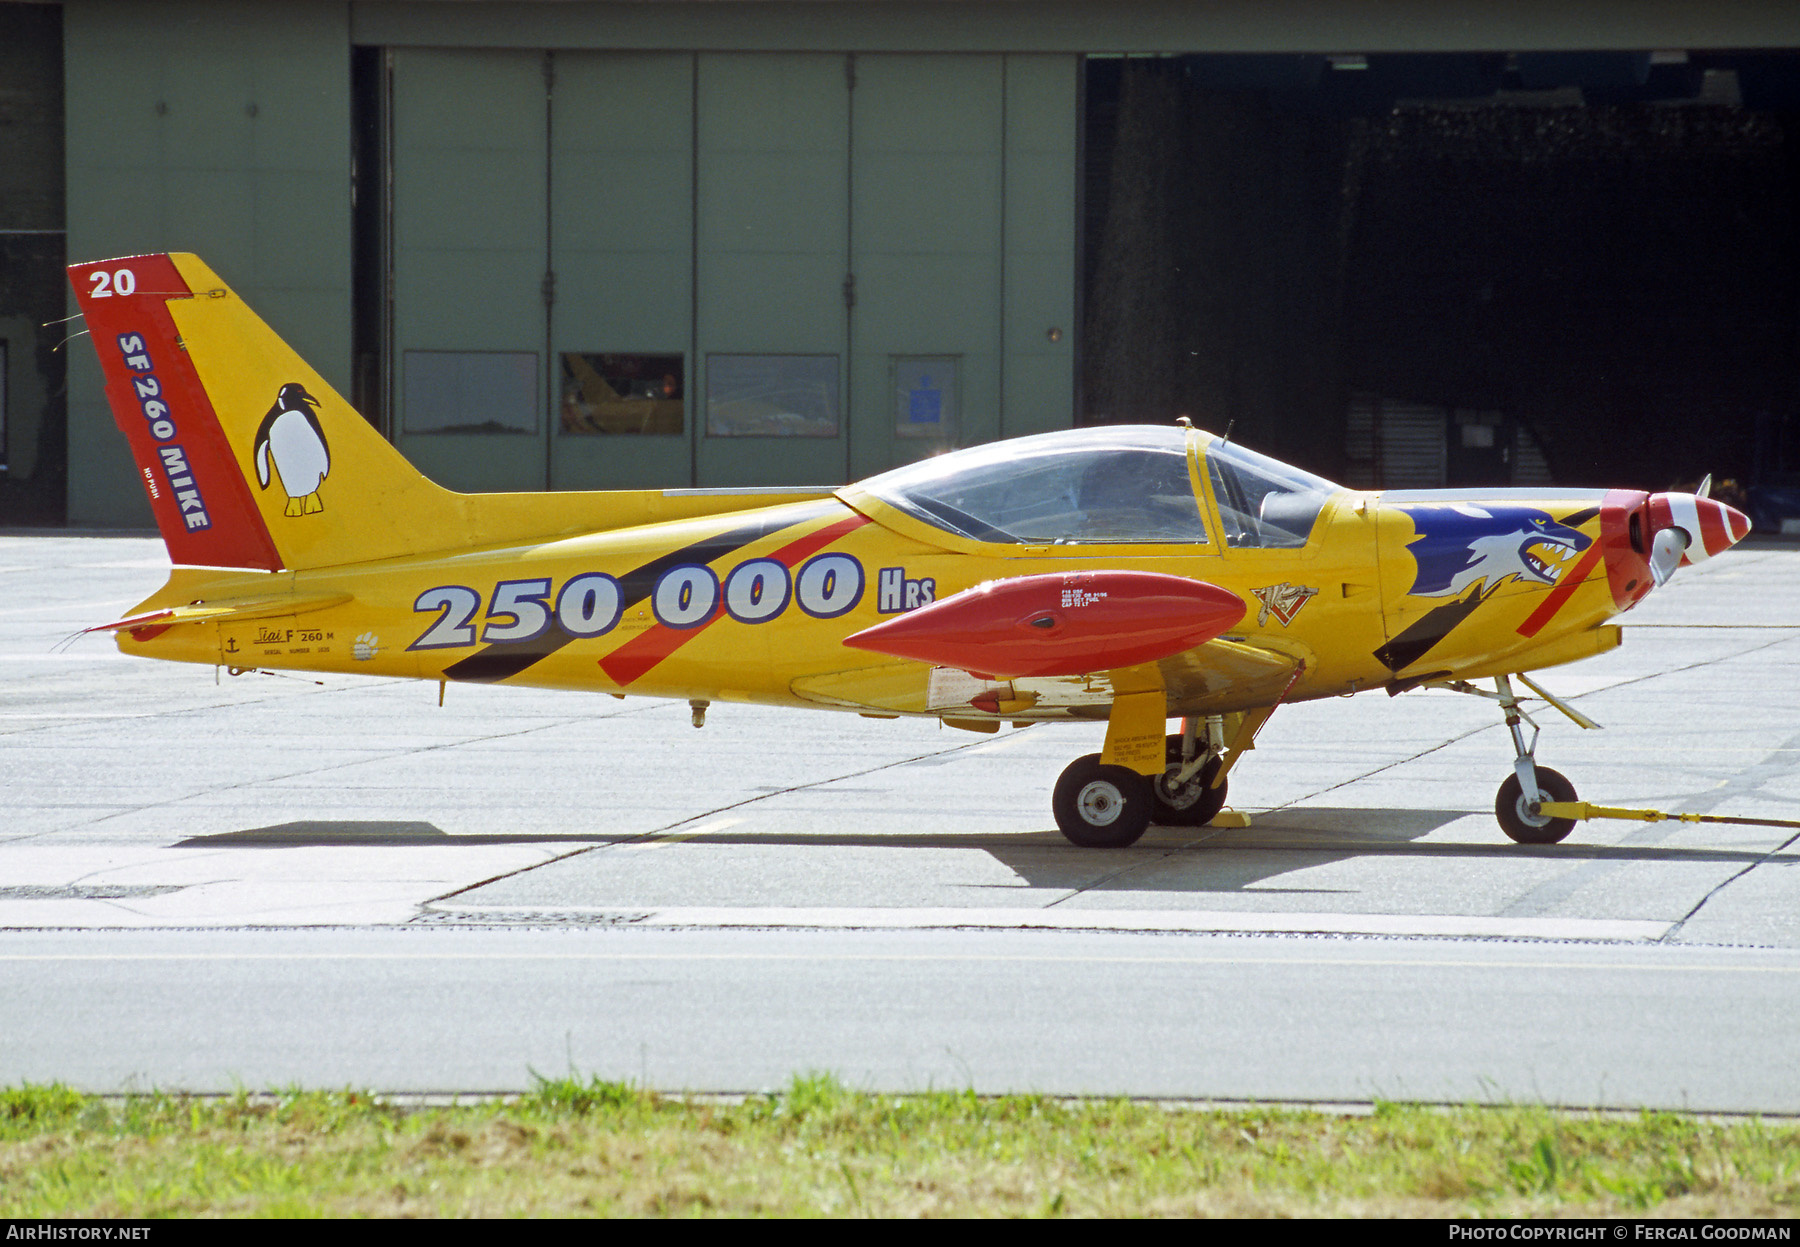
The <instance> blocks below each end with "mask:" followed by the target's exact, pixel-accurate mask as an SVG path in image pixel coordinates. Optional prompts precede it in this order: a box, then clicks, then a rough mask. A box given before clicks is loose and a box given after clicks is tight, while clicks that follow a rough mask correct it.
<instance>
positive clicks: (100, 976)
mask: <svg viewBox="0 0 1800 1247" xmlns="http://www.w3.org/2000/svg"><path fill="white" fill-rule="evenodd" d="M166 568H167V561H166V559H165V557H164V555H163V553H162V546H161V543H160V542H159V541H156V540H155V539H154V538H148V537H119V536H108V537H100V536H72V535H66V534H53V535H23V536H21V535H7V536H0V584H3V585H4V586H5V587H6V589H7V590H8V592H7V593H6V595H5V597H4V598H3V599H0V603H3V604H0V620H4V622H5V623H6V624H7V625H8V626H7V628H6V629H5V632H4V636H3V637H0V789H3V791H4V793H5V797H6V802H5V806H6V814H5V817H4V820H3V821H0V1084H4V1083H7V1082H12V1081H17V1080H20V1079H28V1080H31V1081H47V1080H50V1079H54V1078H61V1079H63V1080H65V1081H69V1082H72V1083H74V1084H75V1085H78V1086H82V1087H85V1088H88V1089H92V1090H103V1091H106V1090H119V1089H124V1088H139V1089H143V1088H148V1087H152V1086H154V1087H160V1088H164V1089H193V1090H227V1089H230V1088H232V1087H234V1086H238V1085H245V1086H251V1087H259V1086H266V1085H275V1084H278V1083H291V1082H302V1083H306V1084H308V1085H338V1086H341V1085H345V1084H355V1085H361V1086H369V1087H373V1088H375V1089H377V1090H394V1091H399V1090H408V1091H483V1092H485V1091H505V1090H511V1089H517V1088H520V1087H523V1086H527V1085H529V1083H530V1080H531V1076H532V1071H534V1070H535V1071H536V1072H539V1073H549V1074H555V1073H562V1072H565V1071H567V1070H569V1069H574V1070H576V1071H578V1072H582V1073H590V1072H591V1073H595V1074H599V1075H603V1076H606V1077H624V1078H631V1079H635V1080H637V1081H640V1082H644V1083H646V1084H647V1085H653V1086H658V1087H662V1088H664V1089H669V1090H696V1091H700V1090H705V1091H739V1090H755V1089H758V1088H761V1087H767V1086H776V1085H780V1084H781V1083H783V1082H785V1080H786V1078H787V1077H788V1076H789V1075H791V1074H793V1073H797V1072H801V1071H804V1070H808V1069H831V1070H835V1071H837V1072H838V1073H839V1074H840V1075H841V1076H843V1077H844V1078H845V1079H846V1081H847V1082H850V1083H851V1084H852V1085H865V1086H869V1087H879V1088H882V1089H895V1090H904V1089H916V1088H920V1087H924V1086H938V1087H944V1086H957V1087H961V1086H973V1087H975V1088H976V1089H978V1090H983V1091H990V1090H1026V1089H1031V1090H1045V1091H1056V1092H1065V1093H1080V1092H1096V1093H1098V1092H1106V1093H1118V1092H1122V1093H1128V1094H1139V1095H1156V1096H1173V1097H1207V1098H1220V1099H1249V1098H1256V1099H1281V1100H1300V1101H1366V1100H1368V1099H1371V1098H1375V1097H1390V1098H1424V1099H1503V1098H1514V1099H1534V1100H1546V1101H1549V1102H1554V1103H1567V1104H1581V1105H1612V1106H1620V1107H1636V1106H1640V1105H1652V1106H1663V1107H1675V1108H1680V1107H1692V1108H1705V1109H1712V1110H1718V1111H1763V1112H1800V1071H1796V1070H1795V1068H1794V1063H1793V1062H1792V1059H1791V1057H1792V1052H1793V1041H1792V1036H1793V1034H1794V1033H1795V1029H1796V1025H1797V1024H1800V874H1797V873H1796V872H1795V870H1794V869H1793V868H1794V866H1795V865H1796V863H1797V862H1800V848H1797V847H1796V846H1797V844H1800V840H1797V837H1800V832H1797V831H1796V830H1795V829H1787V828H1772V827H1741V826H1723V825H1708V824H1699V825H1695V824H1680V823H1667V822H1665V823H1649V824H1646V823H1629V822H1588V823H1583V824H1580V825H1578V827H1577V828H1576V830H1575V832H1574V833H1573V835H1572V836H1571V837H1570V838H1569V839H1568V840H1567V841H1565V842H1564V843H1563V844H1560V845H1555V846H1546V847H1525V846H1519V845H1515V844H1513V843H1511V842H1510V841H1508V840H1507V839H1506V838H1505V837H1504V836H1503V835H1502V833H1501V832H1500V830H1499V828H1498V827H1497V826H1496V824H1495V822H1494V819H1493V812H1492V810H1493V799H1494V792H1495V789H1496V788H1497V787H1498V785H1499V784H1500V782H1501V781H1502V780H1503V779H1504V778H1505V777H1506V775H1507V774H1508V771H1509V768H1510V763H1511V749H1510V745H1509V743H1508V741H1507V738H1506V734H1505V729H1504V727H1503V726H1502V725H1501V723H1500V717H1499V714H1498V712H1497V711H1496V709H1495V708H1494V707H1493V705H1492V703H1490V702H1487V701H1483V700H1479V699H1475V698H1470V697H1462V696H1458V695H1456V694H1452V693H1444V692H1425V691H1421V692H1413V693H1408V694H1405V695H1403V696H1401V697H1398V698H1393V699H1390V698H1388V697H1386V696H1385V695H1384V694H1381V693H1379V692H1377V693H1368V694H1363V695H1360V696H1358V697H1356V698H1352V699H1333V700H1331V701H1327V702H1321V703H1311V704H1307V705H1300V706H1292V707H1285V708H1283V709H1282V710H1281V711H1280V712H1278V713H1277V714H1276V715H1275V717H1274V718H1273V719H1272V720H1271V721H1270V723H1269V725H1268V727H1267V729H1266V730H1265V731H1264V732H1263V734H1262V736H1261V737H1260V738H1259V740H1258V745H1257V749H1256V750H1255V751H1254V752H1253V753H1251V754H1250V755H1248V756H1247V757H1246V758H1245V760H1244V761H1243V763H1242V764H1241V765H1240V766H1239V767H1238V769H1237V770H1236V771H1235V772H1234V773H1233V776H1232V798H1233V799H1232V806H1233V808H1235V809H1238V810H1240V811H1243V812H1246V813H1247V814H1249V816H1250V820H1251V822H1250V826H1249V827H1247V828H1202V829H1194V830H1174V829H1154V828H1153V829H1152V830H1151V831H1150V832H1149V833H1148V834H1147V835H1146V836H1145V837H1144V839H1143V840H1142V841H1140V842H1139V844H1138V845H1136V846H1134V847H1133V848H1131V849H1128V850H1123V851H1110V852H1109V851H1096V850H1083V849H1078V848H1075V847H1073V846H1071V845H1069V844H1068V843H1067V842H1066V841H1064V840H1063V839H1062V837H1061V836H1060V835H1059V834H1057V832H1056V831H1055V828H1054V824H1053V822H1052V820H1051V818H1050V814H1049V789H1050V786H1051V784H1052V783H1053V782H1054V781H1055V778H1056V775H1057V773H1058V772H1059V771H1060V769H1061V768H1062V766H1063V765H1064V764H1065V763H1066V762H1067V761H1068V760H1069V759H1071V758H1073V757H1075V756H1076V755H1078V754H1081V753H1086V752H1091V751H1093V750H1095V749H1097V748H1098V747H1099V741H1100V737H1101V734H1102V730H1103V729H1102V728H1101V727H1100V726H1098V725H1082V726H1072V727H1053V726H1044V727H1036V728H1029V729H1024V730H1019V731H1010V730H1009V731H1002V732H1001V733H1000V734H998V735H994V736H977V735H969V734H965V733H961V732H957V731H954V730H948V729H942V728H940V727H938V726H937V725H936V724H934V723H930V722H915V721H908V720H899V721H891V722H890V721H873V720H866V719H862V718H859V717H857V716H854V715H842V714H830V713H810V714H809V713H805V712H797V711H785V710H772V709H762V708H756V707H747V706H736V705H724V704H715V705H714V706H713V708H712V712H711V715H710V717H709V721H708V723H707V726H706V727H705V728H704V729H702V730H699V731H696V730H694V729H693V728H692V727H691V726H690V725H689V723H688V708H687V706H686V705H685V704H680V703H657V702H651V701H646V700H642V699H636V698H633V699H628V700H625V701H615V700H613V699H611V698H604V697H598V696H594V695H584V694H572V693H553V692H539V691H535V690H529V689H515V688H503V687H492V686H452V687H451V688H450V689H449V690H448V695H447V699H446V704H445V706H444V707H443V708H441V709H440V708H439V707H438V706H437V704H436V702H437V688H436V687H435V685H428V684H422V683H409V682H404V681H393V680H372V679H367V678H357V677H349V676H343V677H337V676H323V677H317V678H316V679H315V678H314V677H310V676H300V675H298V674H282V675H265V674H248V675H243V676H238V677H231V676H227V675H224V674H223V673H215V672H214V671H213V670H212V669H209V668H203V667H192V666H185V665H179V664H160V663H153V662H148V661H143V660H137V659H128V658H125V657H122V656H121V655H119V654H118V653H117V652H116V651H115V650H114V648H113V646H112V643H111V641H110V640H109V639H108V638H106V637H103V636H98V635H91V636H79V635H76V634H78V632H79V629H81V628H83V627H86V626H90V625H92V624H96V623H102V622H105V621H106V620H109V619H112V618H117V617H118V616H119V615H120V614H121V613H123V612H124V611H126V610H127V609H129V608H130V607H131V606H133V605H134V604H135V603H136V602H137V601H138V600H139V599H141V598H142V597H143V596H145V595H147V594H148V593H149V592H150V591H151V590H153V589H154V588H156V587H157V586H158V585H160V583H161V582H162V579H163V576H164V574H165V572H166ZM1797 573H1800V551H1796V550H1795V549H1793V548H1791V546H1783V545H1778V544H1774V543H1764V542H1758V541H1755V540H1752V542H1750V543H1748V544H1746V545H1745V546H1741V547H1739V548H1738V549H1736V550H1734V551H1732V552H1730V553H1729V554H1727V555H1724V556H1721V557H1719V558H1717V559H1714V560H1712V561H1710V562H1708V563H1706V564H1704V565H1702V566H1701V567H1698V568H1690V569H1685V570H1683V571H1681V572H1680V573H1678V574H1677V576H1676V578H1675V580H1674V582H1673V583H1672V584H1670V585H1669V586H1667V587H1665V588H1664V589H1661V590H1658V591H1657V592H1655V593H1653V594H1652V595H1651V596H1650V598H1649V599H1648V600H1647V601H1646V602H1645V603H1644V604H1643V605H1642V606H1640V607H1639V608H1638V609H1637V610H1635V611H1633V612H1631V613H1630V614H1629V615H1626V616H1624V617H1623V618H1622V620H1621V621H1620V622H1622V623H1623V624H1624V625H1625V628H1626V639H1625V643H1624V645H1623V646H1621V647H1620V648H1619V649H1617V650H1615V651H1613V652H1612V653H1609V654H1606V655H1603V656H1601V657H1599V658H1596V659H1592V660H1589V661H1587V662H1584V663H1580V664H1575V665H1572V666H1569V667H1563V668H1556V669H1552V670H1550V671H1548V672H1546V673H1543V674H1542V675H1541V676H1539V677H1538V678H1539V679H1540V681H1541V682H1542V683H1544V684H1545V686H1546V687H1548V688H1549V689H1551V690H1552V691H1553V692H1555V693H1557V694H1559V695H1561V696H1563V697H1566V698H1569V699H1571V700H1572V701H1573V702H1574V703H1575V704H1576V705H1578V706H1579V707H1580V708H1581V709H1582V710H1583V711H1584V712H1586V713H1587V714H1588V715H1590V716H1592V717H1593V718H1594V719H1597V720H1598V721H1599V722H1600V723H1602V724H1603V725H1605V730H1603V731H1599V732H1585V731H1581V730H1579V729H1577V728H1576V727H1575V726H1574V725H1573V724H1572V723H1570V722H1569V721H1568V720H1566V719H1564V718H1562V716H1561V715H1559V714H1558V713H1557V712H1555V711H1554V710H1551V709H1549V708H1547V707H1545V708H1542V712H1541V713H1537V714H1536V716H1535V717H1536V718H1537V719H1538V722H1539V723H1541V724H1542V725H1543V728H1544V731H1543V737H1542V741H1541V743H1540V745H1539V749H1538V756H1539V758H1540V760H1541V761H1543V762H1544V763H1545V764H1547V765H1550V766H1554V767H1555V768H1557V769H1558V770H1560V771H1562V772H1564V773H1565V774H1567V775H1568V776H1569V777H1570V779H1572V780H1573V781H1574V783H1575V785H1576V787H1577V788H1578V790H1579V791H1580V793H1581V796H1582V798H1583V799H1585V800H1588V801H1592V802H1595V803H1599V804H1606V805H1615V806H1628V807H1638V806H1645V807H1652V808H1657V809H1663V810H1671V811H1686V812H1695V813H1711V814H1730V815H1739V816H1747V817H1759V818H1776V819H1789V818H1800V678H1797V677H1800V575H1797ZM71 638H73V639H71Z"/></svg>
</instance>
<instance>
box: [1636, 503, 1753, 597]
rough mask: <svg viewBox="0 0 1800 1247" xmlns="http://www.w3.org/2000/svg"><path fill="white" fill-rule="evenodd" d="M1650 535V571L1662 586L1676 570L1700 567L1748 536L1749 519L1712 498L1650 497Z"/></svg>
mask: <svg viewBox="0 0 1800 1247" xmlns="http://www.w3.org/2000/svg"><path fill="white" fill-rule="evenodd" d="M1650 531H1651V533H1652V534H1653V535H1654V536H1653V541H1652V549H1651V555H1650V571H1651V575H1652V576H1654V577H1655V579H1656V583H1657V584H1662V583H1663V582H1664V581H1666V580H1667V579H1668V578H1669V577H1670V576H1671V575H1673V574H1674V572H1675V569H1676V568H1677V567H1691V566H1693V565H1694V564H1696V563H1704V562H1705V561H1706V560H1707V559H1709V558H1711V557H1712V556H1713V555H1715V554H1722V553H1724V552H1725V551H1726V550H1729V549H1730V548H1731V547H1732V546H1734V545H1736V544H1737V543H1738V542H1740V541H1742V540H1743V539H1744V538H1745V537H1747V536H1749V535H1750V517H1749V516H1747V515H1745V514H1744V513H1743V512H1742V511H1740V510H1738V509H1737V508H1736V507H1731V506H1726V505H1725V504H1724V503H1723V502H1720V501H1719V500H1718V499H1716V498H1701V497H1698V496H1696V495H1694V494H1651V495H1650Z"/></svg>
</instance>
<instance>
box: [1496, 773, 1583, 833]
mask: <svg viewBox="0 0 1800 1247" xmlns="http://www.w3.org/2000/svg"><path fill="white" fill-rule="evenodd" d="M1537 781H1538V787H1539V788H1541V789H1542V790H1543V792H1544V796H1546V797H1548V798H1549V799H1550V800H1552V801H1574V800H1576V797H1575V785H1574V784H1571V783H1570V782H1569V781H1568V779H1567V778H1566V777H1565V776H1564V775H1563V773H1562V772H1561V771H1553V770H1551V769H1550V768H1549V767H1547V766H1540V767H1538V768H1537ZM1494 817H1495V818H1497V819H1499V820H1500V830H1501V831H1504V832H1505V833H1506V834H1507V835H1509V836H1511V837H1512V838H1513V839H1514V840H1517V841H1518V842H1519V843H1520V844H1555V843H1556V842H1557V841H1559V840H1561V839H1562V838H1563V837H1564V836H1566V835H1568V834H1569V833H1570V832H1571V831H1574V830H1575V820H1574V819H1572V818H1550V817H1547V816H1546V815H1543V814H1533V813H1532V812H1531V807H1530V803H1529V802H1527V801H1526V800H1525V786H1524V785H1523V784H1521V783H1520V782H1519V777H1518V776H1517V775H1508V776H1507V777H1506V782H1505V783H1504V784H1501V785H1500V795H1499V796H1497V797H1495V798H1494Z"/></svg>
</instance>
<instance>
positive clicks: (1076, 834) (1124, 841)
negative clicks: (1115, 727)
mask: <svg viewBox="0 0 1800 1247" xmlns="http://www.w3.org/2000/svg"><path fill="white" fill-rule="evenodd" d="M1150 806H1151V797H1150V781H1149V780H1147V779H1145V778H1144V777H1143V776H1142V775H1139V774H1138V773H1137V772H1136V771H1134V770H1131V769H1130V768H1129V767H1123V766H1102V765H1100V755H1099V754H1097V753H1090V754H1088V755H1087V756H1085V757H1081V758H1076V759H1075V760H1074V761H1073V762H1071V763H1069V765H1068V766H1067V767H1065V768H1064V769H1063V773H1062V774H1061V775H1060V776H1058V777H1057V780H1056V790H1055V792H1054V793H1052V794H1051V797H1050V808H1051V810H1052V811H1053V812H1054V813H1055V814H1056V825H1057V826H1058V827H1059V828H1061V829H1062V833H1063V835H1065V836H1067V837H1068V838H1069V840H1070V842H1071V843H1074V844H1079V845H1080V846H1081V847H1082V848H1084V849H1122V848H1124V847H1125V846H1126V845H1128V844H1132V843H1134V842H1135V841H1136V840H1137V838H1138V837H1139V836H1141V835H1143V834H1144V828H1146V827H1148V826H1149V825H1150Z"/></svg>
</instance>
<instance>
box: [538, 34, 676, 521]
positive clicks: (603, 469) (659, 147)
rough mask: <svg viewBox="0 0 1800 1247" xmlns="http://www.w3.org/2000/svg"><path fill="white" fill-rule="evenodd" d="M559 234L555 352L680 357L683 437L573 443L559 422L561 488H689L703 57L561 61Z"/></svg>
mask: <svg viewBox="0 0 1800 1247" xmlns="http://www.w3.org/2000/svg"><path fill="white" fill-rule="evenodd" d="M555 68H556V85H555V90H554V93H553V108H552V114H551V116H552V121H551V203H552V216H551V221H552V224H551V238H552V247H551V251H552V267H553V268H554V270H555V273H556V302H555V306H554V308H553V322H554V325H555V333H554V337H553V344H554V346H555V353H554V356H553V358H552V360H551V369H550V372H551V377H552V378H553V379H554V380H556V381H557V382H558V384H559V385H560V384H561V377H562V364H561V359H562V355H563V353H564V352H612V353H646V354H669V355H680V356H682V357H683V359H684V362H685V375H684V377H683V378H682V379H683V381H684V383H685V384H684V387H683V390H684V399H685V406H686V410H685V412H684V416H683V424H682V432H681V433H680V434H678V435H670V434H657V433H598V434H596V433H569V432H565V431H564V430H563V422H562V420H561V417H560V415H559V414H557V413H556V412H553V413H552V423H553V427H554V430H555V431H554V432H553V433H552V434H551V440H552V445H551V478H550V479H551V485H552V487H553V488H557V489H609V488H641V487H643V486H646V485H665V486H667V485H686V484H689V483H690V482H691V477H692V472H693V464H692V461H691V454H692V443H693V438H694V436H695V429H696V428H697V427H698V425H699V423H700V422H701V421H702V420H703V419H704V414H705V413H704V410H703V408H702V405H701V402H700V397H701V396H700V395H698V394H697V393H696V390H695V384H694V378H695V368H694V356H693V344H692V337H693V276H694V271H693V244H694V234H693V197H694V183H693V176H694V173H693V142H694V128H693V115H694V101H693V90H694V58H693V57H692V56H691V55H686V54H667V55H664V54H657V53H643V54H640V53H623V54H609V53H604V52H566V53H558V54H557V56H556V60H555Z"/></svg>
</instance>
